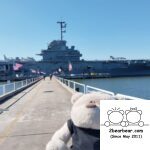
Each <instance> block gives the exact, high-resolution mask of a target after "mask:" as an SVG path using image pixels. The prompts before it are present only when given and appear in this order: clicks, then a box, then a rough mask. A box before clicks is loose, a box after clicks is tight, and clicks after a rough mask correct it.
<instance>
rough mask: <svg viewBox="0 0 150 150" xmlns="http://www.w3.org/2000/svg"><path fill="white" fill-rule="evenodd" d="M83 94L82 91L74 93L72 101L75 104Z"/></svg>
mask: <svg viewBox="0 0 150 150" xmlns="http://www.w3.org/2000/svg"><path fill="white" fill-rule="evenodd" d="M81 96H83V93H80V92H76V93H75V94H73V96H72V97H71V103H72V104H74V103H75V102H76V101H77V100H78V99H79V98H80V97H81Z"/></svg>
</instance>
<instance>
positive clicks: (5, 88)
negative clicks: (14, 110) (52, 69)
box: [0, 77, 42, 98]
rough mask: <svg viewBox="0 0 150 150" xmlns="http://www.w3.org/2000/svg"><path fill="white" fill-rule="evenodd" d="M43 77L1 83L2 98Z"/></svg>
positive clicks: (0, 96)
mask: <svg viewBox="0 0 150 150" xmlns="http://www.w3.org/2000/svg"><path fill="white" fill-rule="evenodd" d="M41 78H42V77H37V78H31V79H26V80H22V81H17V82H12V83H6V84H2V85H0V98H2V97H4V96H6V95H8V94H11V93H13V92H16V91H18V90H20V89H22V88H24V87H27V86H29V85H30V84H32V83H34V82H36V81H38V80H40V79H41Z"/></svg>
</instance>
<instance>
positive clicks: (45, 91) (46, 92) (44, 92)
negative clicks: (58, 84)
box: [44, 91, 54, 93]
mask: <svg viewBox="0 0 150 150" xmlns="http://www.w3.org/2000/svg"><path fill="white" fill-rule="evenodd" d="M51 92H54V91H44V93H51Z"/></svg>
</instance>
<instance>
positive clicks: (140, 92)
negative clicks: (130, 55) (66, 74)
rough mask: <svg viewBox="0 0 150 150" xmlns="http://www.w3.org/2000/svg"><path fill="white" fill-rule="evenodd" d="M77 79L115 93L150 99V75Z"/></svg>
mask: <svg viewBox="0 0 150 150" xmlns="http://www.w3.org/2000/svg"><path fill="white" fill-rule="evenodd" d="M75 81H77V82H80V83H83V84H86V85H90V86H94V87H97V88H101V89H105V90H109V91H112V92H114V93H121V94H125V95H130V96H135V97H139V98H144V99H150V77H123V78H122V77H121V78H101V79H78V80H75Z"/></svg>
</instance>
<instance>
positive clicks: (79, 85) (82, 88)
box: [56, 77, 144, 100]
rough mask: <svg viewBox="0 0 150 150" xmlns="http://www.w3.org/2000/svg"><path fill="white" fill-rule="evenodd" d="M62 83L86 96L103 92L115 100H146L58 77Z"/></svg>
mask: <svg viewBox="0 0 150 150" xmlns="http://www.w3.org/2000/svg"><path fill="white" fill-rule="evenodd" d="M56 78H57V79H58V80H59V81H60V82H61V83H63V84H65V85H66V86H68V87H69V88H71V89H72V90H73V91H77V92H82V93H84V94H86V93H89V92H92V91H97V92H101V93H105V94H109V95H112V96H114V97H115V99H120V100H121V99H123V100H124V99H125V100H144V99H141V98H138V97H134V96H128V95H124V94H120V93H113V92H110V91H107V90H103V89H100V88H96V87H93V86H89V85H85V84H82V83H79V82H75V81H73V80H68V79H64V78H60V77H56Z"/></svg>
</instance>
